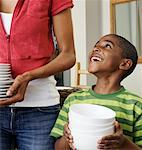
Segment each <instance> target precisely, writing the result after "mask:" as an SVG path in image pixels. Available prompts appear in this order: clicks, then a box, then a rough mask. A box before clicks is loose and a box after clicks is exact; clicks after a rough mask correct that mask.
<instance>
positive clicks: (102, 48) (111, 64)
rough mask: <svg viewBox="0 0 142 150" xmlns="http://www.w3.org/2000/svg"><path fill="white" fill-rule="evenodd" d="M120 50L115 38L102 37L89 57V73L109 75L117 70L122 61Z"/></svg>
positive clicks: (110, 36) (109, 36)
mask: <svg viewBox="0 0 142 150" xmlns="http://www.w3.org/2000/svg"><path fill="white" fill-rule="evenodd" d="M122 59H123V58H122V49H121V48H120V47H119V41H118V40H117V38H116V37H115V36H112V35H107V36H104V37H102V38H101V39H100V40H99V41H98V42H97V43H96V45H95V46H94V48H93V51H92V53H91V55H90V57H89V68H88V70H89V72H90V73H93V74H97V73H99V74H104V73H105V75H107V74H108V75H109V74H112V73H113V72H115V71H117V70H119V65H120V63H121V61H122Z"/></svg>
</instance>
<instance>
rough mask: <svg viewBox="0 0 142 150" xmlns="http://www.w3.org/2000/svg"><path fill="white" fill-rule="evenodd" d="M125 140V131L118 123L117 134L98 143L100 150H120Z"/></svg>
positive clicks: (116, 126)
mask: <svg viewBox="0 0 142 150" xmlns="http://www.w3.org/2000/svg"><path fill="white" fill-rule="evenodd" d="M124 140H125V137H124V135H123V130H122V128H121V127H120V124H119V123H118V122H117V121H116V122H115V133H114V134H112V135H108V136H105V137H103V138H102V139H101V140H99V141H98V149H101V150H103V149H105V150H107V149H109V150H114V149H119V148H120V147H121V146H122V144H123V142H124Z"/></svg>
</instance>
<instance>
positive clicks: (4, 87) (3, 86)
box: [0, 85, 10, 89]
mask: <svg viewBox="0 0 142 150" xmlns="http://www.w3.org/2000/svg"><path fill="white" fill-rule="evenodd" d="M9 87H10V85H0V89H6V88H9Z"/></svg>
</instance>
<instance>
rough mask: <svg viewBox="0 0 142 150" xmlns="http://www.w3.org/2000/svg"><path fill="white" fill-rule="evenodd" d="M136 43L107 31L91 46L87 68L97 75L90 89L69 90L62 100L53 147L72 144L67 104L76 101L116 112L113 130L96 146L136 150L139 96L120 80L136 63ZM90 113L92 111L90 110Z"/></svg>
mask: <svg viewBox="0 0 142 150" xmlns="http://www.w3.org/2000/svg"><path fill="white" fill-rule="evenodd" d="M137 59H138V56H137V52H136V49H135V47H134V46H133V45H132V44H131V43H130V42H129V41H127V40H126V39H125V38H123V37H121V36H119V35H115V34H109V35H106V36H104V37H102V38H101V39H100V40H99V41H98V42H97V43H96V45H95V46H94V48H93V51H92V53H91V54H90V57H89V68H88V70H89V72H90V73H92V74H94V75H95V76H96V77H97V82H96V85H94V86H92V89H86V90H82V91H79V92H76V93H72V94H71V95H70V96H68V98H67V99H66V100H65V102H64V105H63V108H62V110H61V111H60V114H59V116H58V119H57V121H56V124H55V126H54V128H53V130H52V132H51V135H52V136H54V137H56V138H58V139H57V141H56V144H55V149H57V150H64V149H70V148H73V149H74V147H73V139H72V136H71V133H70V130H69V128H68V125H67V123H68V112H69V107H70V106H71V105H72V104H76V103H88V104H97V105H103V106H106V107H108V108H111V109H112V110H114V111H115V112H116V120H117V121H118V122H119V123H120V125H121V127H122V129H123V132H122V129H121V128H120V126H119V124H118V122H116V124H115V128H116V132H115V133H114V134H113V135H109V136H105V137H103V138H102V139H100V140H99V141H98V149H105V150H106V149H113V150H115V149H124V150H137V149H140V147H142V98H140V97H139V96H136V95H135V94H132V93H130V92H129V91H127V90H126V89H125V88H124V87H123V86H121V84H120V83H121V81H122V80H123V79H124V78H125V77H127V76H128V75H129V74H131V73H132V72H133V70H134V68H135V66H136V64H137ZM90 115H91V114H90Z"/></svg>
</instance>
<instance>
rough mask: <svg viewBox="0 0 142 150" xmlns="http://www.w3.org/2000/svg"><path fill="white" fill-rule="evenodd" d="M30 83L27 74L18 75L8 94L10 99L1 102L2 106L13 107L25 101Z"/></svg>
mask: <svg viewBox="0 0 142 150" xmlns="http://www.w3.org/2000/svg"><path fill="white" fill-rule="evenodd" d="M28 83H29V80H28V74H27V73H24V74H22V75H18V76H17V77H16V78H15V80H14V83H13V84H12V85H11V86H10V88H9V89H8V91H7V93H6V94H7V96H9V97H10V98H7V99H4V100H0V106H5V105H11V104H13V103H16V102H21V101H23V100H24V95H25V91H26V88H27V86H28Z"/></svg>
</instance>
